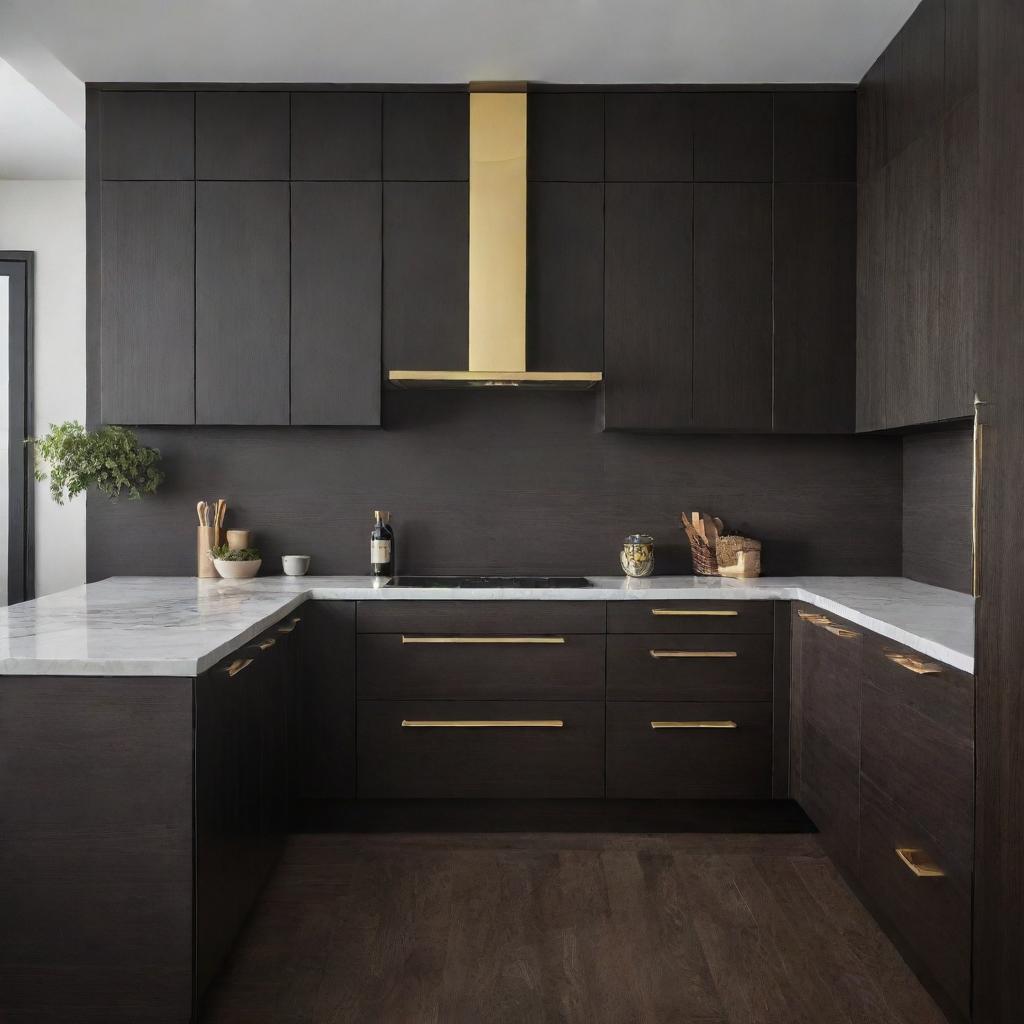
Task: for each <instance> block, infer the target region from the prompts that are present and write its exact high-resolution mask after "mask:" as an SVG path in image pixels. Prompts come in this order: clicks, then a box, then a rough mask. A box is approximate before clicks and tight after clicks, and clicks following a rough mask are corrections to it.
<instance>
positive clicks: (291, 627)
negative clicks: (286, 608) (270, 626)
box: [277, 617, 302, 633]
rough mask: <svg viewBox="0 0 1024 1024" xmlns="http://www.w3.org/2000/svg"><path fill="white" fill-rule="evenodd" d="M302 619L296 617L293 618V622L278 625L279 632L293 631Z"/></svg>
mask: <svg viewBox="0 0 1024 1024" xmlns="http://www.w3.org/2000/svg"><path fill="white" fill-rule="evenodd" d="M301 621H302V619H301V618H298V617H296V618H294V619H292V620H291V622H289V623H288V625H287V626H278V627H277V631H278V633H291V632H293V631H294V629H295V627H296V626H297V625H298V624H299V623H300V622H301Z"/></svg>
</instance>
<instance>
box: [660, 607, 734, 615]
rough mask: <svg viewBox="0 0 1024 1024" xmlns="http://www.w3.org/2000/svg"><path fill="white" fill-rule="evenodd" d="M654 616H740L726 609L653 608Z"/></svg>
mask: <svg viewBox="0 0 1024 1024" xmlns="http://www.w3.org/2000/svg"><path fill="white" fill-rule="evenodd" d="M651 614H652V615H715V616H736V615H739V612H737V611H726V610H724V609H710V608H694V609H692V610H691V609H683V608H652V609H651Z"/></svg>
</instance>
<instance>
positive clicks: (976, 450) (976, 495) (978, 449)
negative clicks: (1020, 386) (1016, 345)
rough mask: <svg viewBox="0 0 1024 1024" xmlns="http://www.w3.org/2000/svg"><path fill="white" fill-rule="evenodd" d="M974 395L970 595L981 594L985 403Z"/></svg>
mask: <svg viewBox="0 0 1024 1024" xmlns="http://www.w3.org/2000/svg"><path fill="white" fill-rule="evenodd" d="M987 404H988V403H987V402H983V401H982V400H981V399H980V398H979V397H978V396H977V395H975V396H974V444H973V449H972V456H971V595H972V596H973V597H980V596H981V467H982V454H983V447H982V434H983V432H984V424H983V423H982V422H981V411H980V410H981V407H982V406H983V405H987Z"/></svg>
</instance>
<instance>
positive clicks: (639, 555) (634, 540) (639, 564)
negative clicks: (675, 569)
mask: <svg viewBox="0 0 1024 1024" xmlns="http://www.w3.org/2000/svg"><path fill="white" fill-rule="evenodd" d="M619 565H621V566H622V571H623V572H624V573H625V574H626V575H627V576H635V577H638V578H639V577H641V576H650V575H651V573H652V572H654V538H653V537H650V536H648V535H647V534H646V533H631V534H630V535H629V536H628V537H627V538H626V540H625V542H624V543H623V545H622V550H621V551H620V552H619Z"/></svg>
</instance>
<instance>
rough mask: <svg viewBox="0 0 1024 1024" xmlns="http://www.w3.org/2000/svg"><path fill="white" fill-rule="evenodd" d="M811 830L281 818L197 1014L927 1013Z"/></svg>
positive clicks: (787, 1021) (757, 1017)
mask: <svg viewBox="0 0 1024 1024" xmlns="http://www.w3.org/2000/svg"><path fill="white" fill-rule="evenodd" d="M943 1020H944V1018H943V1017H942V1015H941V1014H940V1012H939V1011H938V1009H937V1008H936V1007H935V1005H934V1004H933V1003H932V1001H931V999H930V998H929V997H928V996H927V995H926V993H925V992H924V990H923V989H922V988H921V986H920V985H919V984H918V982H917V981H916V980H915V978H914V977H913V975H912V974H911V973H910V970H909V968H908V967H907V966H906V965H905V964H904V962H903V961H902V960H901V959H900V957H899V955H898V954H897V953H896V951H895V949H894V948H893V947H892V946H891V945H890V944H889V942H888V940H887V939H886V938H885V937H884V936H883V934H882V933H881V931H880V930H879V928H878V927H877V925H876V924H875V923H874V921H873V920H872V919H871V917H870V916H869V915H868V913H867V911H866V910H865V909H864V908H863V907H862V906H861V905H860V904H859V903H858V902H857V900H856V899H855V898H854V896H853V895H852V894H851V892H850V891H849V890H848V889H847V888H846V886H845V884H844V883H843V882H842V880H841V879H840V877H839V875H838V874H837V873H836V871H835V869H834V868H833V867H832V866H831V864H830V863H829V861H828V860H827V859H826V857H825V855H824V853H823V852H822V849H821V847H820V845H819V843H818V839H817V837H816V836H814V835H806V834H803V835H744V834H733V835H705V834H689V835H672V836H649V835H632V836H629V835H610V834H599V835H585V834H580V835H551V834H547V835H541V834H535V833H532V834H504V835H457V836H453V835H425V834H420V835H412V834H396V835H352V834H349V835H340V834H334V835H299V836H294V837H292V839H291V841H290V843H289V846H288V848H287V851H286V853H285V855H284V859H283V860H282V862H281V865H280V867H279V868H278V870H277V873H276V874H275V875H274V877H273V879H272V880H271V882H270V885H269V887H268V888H267V890H266V892H265V893H264V895H263V898H262V900H261V901H260V903H259V905H258V906H257V908H256V911H255V913H254V915H253V918H252V920H251V921H250V923H249V926H248V928H247V929H246V931H245V932H244V934H243V935H242V938H241V940H240V942H239V945H238V947H237V948H236V951H235V953H234V954H233V956H232V957H231V959H230V960H229V962H228V965H227V969H226V973H225V975H224V976H223V977H222V979H221V980H220V981H219V982H218V983H217V984H216V985H215V987H214V988H213V990H212V991H211V993H210V995H209V998H208V1000H207V1006H206V1010H205V1013H204V1016H203V1021H204V1022H205V1024H242V1022H244V1024H271V1022H272V1024H314V1022H315V1024H353V1022H367V1024H371V1022H372V1024H404V1022H409V1024H421V1022H424V1024H425V1022H437V1024H459V1022H467V1024H470V1022H472V1024H478V1022H487V1021H501V1022H510V1024H520V1022H524V1024H526V1022H534V1021H585V1022H587V1024H594V1022H608V1024H624V1022H634V1021H635V1022H651V1024H669V1022H685V1024H740V1022H742V1024H760V1022H771V1024H803V1022H806V1024H833V1022H835V1024H890V1022H891V1024H941V1022H942V1021H943Z"/></svg>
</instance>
